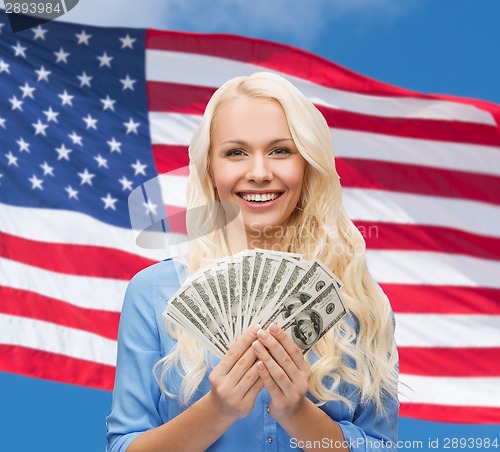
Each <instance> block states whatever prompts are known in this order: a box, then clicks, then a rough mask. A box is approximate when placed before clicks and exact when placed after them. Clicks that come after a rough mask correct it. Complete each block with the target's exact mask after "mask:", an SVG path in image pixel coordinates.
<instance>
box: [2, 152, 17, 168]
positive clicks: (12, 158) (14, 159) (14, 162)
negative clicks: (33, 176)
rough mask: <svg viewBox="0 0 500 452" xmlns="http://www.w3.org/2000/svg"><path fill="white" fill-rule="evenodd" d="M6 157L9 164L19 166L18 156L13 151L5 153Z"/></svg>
mask: <svg viewBox="0 0 500 452" xmlns="http://www.w3.org/2000/svg"><path fill="white" fill-rule="evenodd" d="M5 157H7V160H8V162H7V165H9V166H11V165H14V166H19V165H18V164H17V157H16V156H15V155H14V154H13V153H12V151H9V153H8V154H5Z"/></svg>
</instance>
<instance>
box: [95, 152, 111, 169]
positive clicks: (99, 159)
mask: <svg viewBox="0 0 500 452" xmlns="http://www.w3.org/2000/svg"><path fill="white" fill-rule="evenodd" d="M94 160H95V161H96V162H97V165H98V166H99V168H101V166H104V168H106V169H107V168H108V161H107V160H106V159H105V158H104V157H102V155H101V154H97V155H96V156H95V157H94Z"/></svg>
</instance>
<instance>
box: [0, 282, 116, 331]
mask: <svg viewBox="0 0 500 452" xmlns="http://www.w3.org/2000/svg"><path fill="white" fill-rule="evenodd" d="M0 312H1V313H2V314H9V315H15V316H19V317H25V318H30V319H36V320H44V321H46V322H51V323H55V324H57V325H61V326H66V327H70V328H75V329H78V330H83V331H87V332H89V333H94V334H98V335H99V336H103V337H105V338H108V339H113V340H116V336H117V331H118V322H119V319H120V313H119V312H110V311H104V310H102V309H86V308H81V307H79V306H75V305H72V304H70V303H67V302H65V301H61V300H56V299H54V298H50V297H46V296H44V295H41V294H38V293H35V292H29V291H26V290H21V289H14V288H11V287H5V286H0Z"/></svg>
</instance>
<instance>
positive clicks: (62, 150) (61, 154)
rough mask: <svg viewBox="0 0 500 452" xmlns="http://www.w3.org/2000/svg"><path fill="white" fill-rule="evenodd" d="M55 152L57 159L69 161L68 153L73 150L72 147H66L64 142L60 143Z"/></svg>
mask: <svg viewBox="0 0 500 452" xmlns="http://www.w3.org/2000/svg"><path fill="white" fill-rule="evenodd" d="M56 152H57V154H58V156H57V160H62V159H64V160H67V161H68V162H69V154H71V153H72V152H73V150H72V149H68V148H67V147H66V146H65V145H64V143H63V144H61V146H60V147H58V148H56Z"/></svg>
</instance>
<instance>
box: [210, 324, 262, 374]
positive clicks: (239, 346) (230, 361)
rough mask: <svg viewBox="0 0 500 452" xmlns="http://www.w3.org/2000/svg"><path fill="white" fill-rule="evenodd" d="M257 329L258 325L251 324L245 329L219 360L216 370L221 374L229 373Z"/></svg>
mask: <svg viewBox="0 0 500 452" xmlns="http://www.w3.org/2000/svg"><path fill="white" fill-rule="evenodd" d="M259 329H260V326H259V325H252V326H251V327H250V328H248V330H246V331H245V333H244V334H242V335H241V337H240V338H239V339H238V340H237V341H236V342H235V343H234V344H233V345H232V346H231V348H230V349H229V350H228V351H227V353H226V354H225V355H224V356H223V357H222V359H221V360H220V363H219V364H218V366H217V370H218V372H220V373H221V374H222V375H227V374H228V373H229V371H230V370H231V369H232V368H233V366H234V365H235V363H236V362H237V361H238V360H239V359H240V358H241V357H242V356H243V354H244V353H245V352H246V351H247V350H248V348H249V347H250V345H251V344H252V342H253V341H254V340H255V339H256V337H257V331H259Z"/></svg>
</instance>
